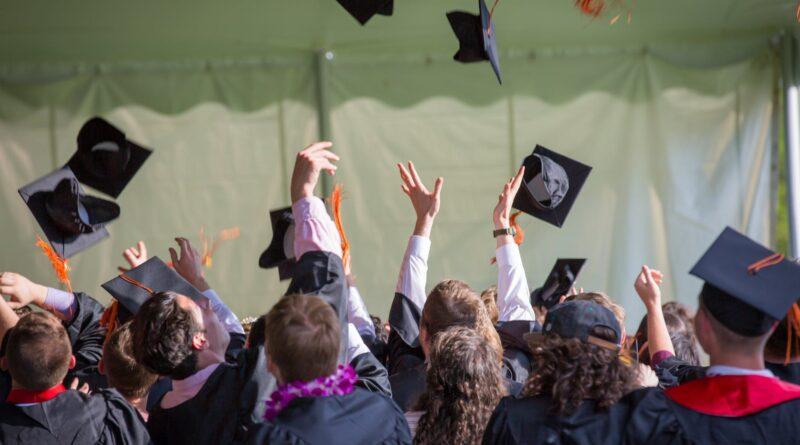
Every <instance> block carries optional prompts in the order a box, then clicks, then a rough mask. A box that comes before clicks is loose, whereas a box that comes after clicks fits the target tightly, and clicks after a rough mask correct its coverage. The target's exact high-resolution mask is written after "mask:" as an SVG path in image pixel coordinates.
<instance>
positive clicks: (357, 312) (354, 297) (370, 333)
mask: <svg viewBox="0 0 800 445" xmlns="http://www.w3.org/2000/svg"><path fill="white" fill-rule="evenodd" d="M347 321H348V323H352V324H353V325H354V326H355V327H356V329H357V330H358V333H359V334H361V335H362V336H364V337H371V338H374V337H375V324H373V323H372V317H370V316H369V311H368V310H367V306H366V305H365V304H364V299H362V298H361V293H360V292H359V291H358V288H356V287H355V286H351V287H350V292H348V294H347Z"/></svg>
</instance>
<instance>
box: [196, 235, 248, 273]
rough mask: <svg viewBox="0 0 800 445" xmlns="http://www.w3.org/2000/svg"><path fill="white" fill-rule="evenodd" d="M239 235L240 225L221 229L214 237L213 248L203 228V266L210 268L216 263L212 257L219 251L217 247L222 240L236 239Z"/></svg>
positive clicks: (201, 237) (201, 236)
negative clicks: (209, 244)
mask: <svg viewBox="0 0 800 445" xmlns="http://www.w3.org/2000/svg"><path fill="white" fill-rule="evenodd" d="M239 235H240V231H239V227H231V228H228V229H224V230H220V231H219V232H218V233H217V236H216V237H214V241H213V242H212V243H211V248H209V247H208V238H207V237H206V235H205V229H203V228H201V229H200V239H201V240H202V241H203V256H202V262H203V266H205V267H209V268H210V267H211V266H212V265H213V264H214V262H213V260H212V257H213V256H214V253H215V252H216V251H217V248H218V247H219V244H220V243H221V242H222V241H229V240H234V239H236V238H239Z"/></svg>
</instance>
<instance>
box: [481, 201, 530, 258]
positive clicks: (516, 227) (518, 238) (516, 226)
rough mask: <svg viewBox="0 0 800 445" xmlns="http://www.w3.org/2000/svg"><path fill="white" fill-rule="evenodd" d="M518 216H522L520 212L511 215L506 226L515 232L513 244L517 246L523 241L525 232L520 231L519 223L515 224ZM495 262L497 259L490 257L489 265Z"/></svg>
mask: <svg viewBox="0 0 800 445" xmlns="http://www.w3.org/2000/svg"><path fill="white" fill-rule="evenodd" d="M519 215H522V212H514V214H512V215H511V218H509V219H508V224H509V225H510V226H511V227H512V228H514V232H516V235H514V242H515V243H516V244H517V245H518V246H519V245H520V244H522V243H523V242H524V241H525V231H524V230H522V227H520V225H519V223H518V222H517V218H518V217H519ZM496 262H497V257H492V259H491V260H490V261H489V264H494V263H496Z"/></svg>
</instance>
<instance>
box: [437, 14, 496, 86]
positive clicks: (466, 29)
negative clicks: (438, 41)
mask: <svg viewBox="0 0 800 445" xmlns="http://www.w3.org/2000/svg"><path fill="white" fill-rule="evenodd" d="M478 8H479V10H480V15H475V14H471V13H469V12H464V11H450V12H448V13H447V20H448V21H449V22H450V27H451V28H453V32H454V33H455V35H456V37H457V38H458V44H459V48H458V51H457V52H456V53H455V55H454V56H453V59H455V60H457V61H459V62H462V63H472V62H481V61H484V60H488V61H489V63H490V64H491V65H492V69H493V70H494V74H495V76H497V81H498V82H499V83H501V84H502V83H503V76H502V73H501V72H500V56H499V54H498V51H497V39H496V36H495V31H494V23H493V22H492V15H491V14H490V12H489V9H488V8H487V7H486V3H485V2H484V0H478Z"/></svg>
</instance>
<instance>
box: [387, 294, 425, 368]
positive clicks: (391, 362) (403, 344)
mask: <svg viewBox="0 0 800 445" xmlns="http://www.w3.org/2000/svg"><path fill="white" fill-rule="evenodd" d="M421 318H422V308H420V307H417V305H416V304H414V302H412V301H411V300H409V299H408V297H406V296H405V295H403V294H401V293H399V292H398V293H395V294H394V299H392V307H391V309H389V326H391V327H392V330H391V332H390V333H389V341H388V343H387V348H386V349H387V357H386V364H387V368H388V369H389V375H394V374H397V373H399V372H403V371H406V370H408V369H411V368H415V367H417V366H419V365H420V364H421V363H425V353H424V352H423V351H422V346H420V344H419V321H420V319H421Z"/></svg>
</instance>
